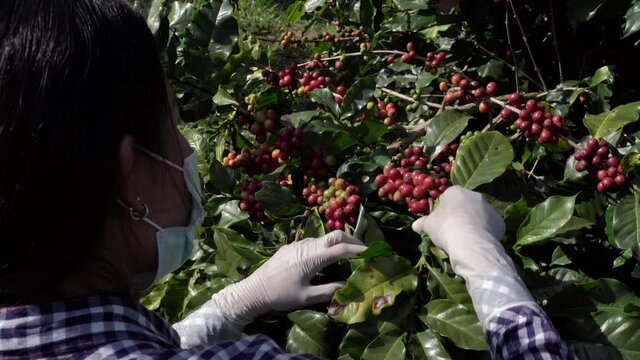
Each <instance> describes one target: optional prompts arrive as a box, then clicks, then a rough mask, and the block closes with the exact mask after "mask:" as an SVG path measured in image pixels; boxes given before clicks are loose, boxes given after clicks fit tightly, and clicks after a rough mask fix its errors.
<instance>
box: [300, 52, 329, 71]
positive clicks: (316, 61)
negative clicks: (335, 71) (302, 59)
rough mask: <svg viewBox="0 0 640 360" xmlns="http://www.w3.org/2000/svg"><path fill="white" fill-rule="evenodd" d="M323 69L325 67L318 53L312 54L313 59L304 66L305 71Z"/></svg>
mask: <svg viewBox="0 0 640 360" xmlns="http://www.w3.org/2000/svg"><path fill="white" fill-rule="evenodd" d="M324 67H325V64H324V62H322V58H321V57H320V53H315V54H313V59H312V60H311V61H309V62H307V65H306V66H305V68H306V69H307V70H314V69H322V68H324Z"/></svg>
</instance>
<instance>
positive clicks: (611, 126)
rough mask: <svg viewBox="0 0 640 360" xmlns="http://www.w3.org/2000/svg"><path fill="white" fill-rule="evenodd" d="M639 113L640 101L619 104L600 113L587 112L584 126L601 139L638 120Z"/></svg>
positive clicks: (592, 134)
mask: <svg viewBox="0 0 640 360" xmlns="http://www.w3.org/2000/svg"><path fill="white" fill-rule="evenodd" d="M639 115H640V101H638V102H633V103H629V104H626V105H621V106H618V107H616V108H615V109H613V110H611V111H607V112H604V113H602V114H599V115H591V114H586V115H585V117H584V126H586V127H587V129H589V132H590V133H591V136H593V137H594V138H596V139H600V138H602V137H605V136H607V135H610V134H613V133H614V132H616V131H618V130H619V129H622V127H624V126H625V125H627V124H630V123H632V122H635V121H637V120H638V116H639Z"/></svg>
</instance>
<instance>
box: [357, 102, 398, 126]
mask: <svg viewBox="0 0 640 360" xmlns="http://www.w3.org/2000/svg"><path fill="white" fill-rule="evenodd" d="M367 110H368V111H369V112H374V111H375V117H376V118H378V119H380V120H382V122H383V123H384V124H385V125H387V126H391V125H393V124H395V117H396V114H397V113H398V107H397V105H396V104H394V103H392V102H384V101H380V102H378V104H377V105H376V103H375V102H374V101H369V102H368V103H367ZM368 115H369V114H368V113H365V114H363V117H362V118H361V120H365V119H366V118H367V117H368Z"/></svg>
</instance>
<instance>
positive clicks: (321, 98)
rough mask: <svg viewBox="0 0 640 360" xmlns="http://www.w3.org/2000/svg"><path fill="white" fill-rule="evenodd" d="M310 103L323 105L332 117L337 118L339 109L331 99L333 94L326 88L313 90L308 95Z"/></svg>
mask: <svg viewBox="0 0 640 360" xmlns="http://www.w3.org/2000/svg"><path fill="white" fill-rule="evenodd" d="M309 98H310V99H311V101H313V102H315V103H318V104H320V105H323V106H324V107H325V108H327V109H328V110H329V111H331V113H332V114H333V116H335V117H338V115H339V113H340V109H339V108H338V104H337V103H336V100H335V99H334V98H333V93H332V92H331V90H329V89H327V88H323V89H315V90H313V91H312V92H311V93H310V94H309Z"/></svg>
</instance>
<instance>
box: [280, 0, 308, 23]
mask: <svg viewBox="0 0 640 360" xmlns="http://www.w3.org/2000/svg"><path fill="white" fill-rule="evenodd" d="M305 12H306V7H305V5H304V3H303V2H302V1H296V2H294V3H293V4H291V5H289V7H287V13H286V16H285V18H284V19H285V22H286V23H287V24H291V23H294V22H296V21H298V20H300V19H301V18H302V16H303V15H304V14H305Z"/></svg>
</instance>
